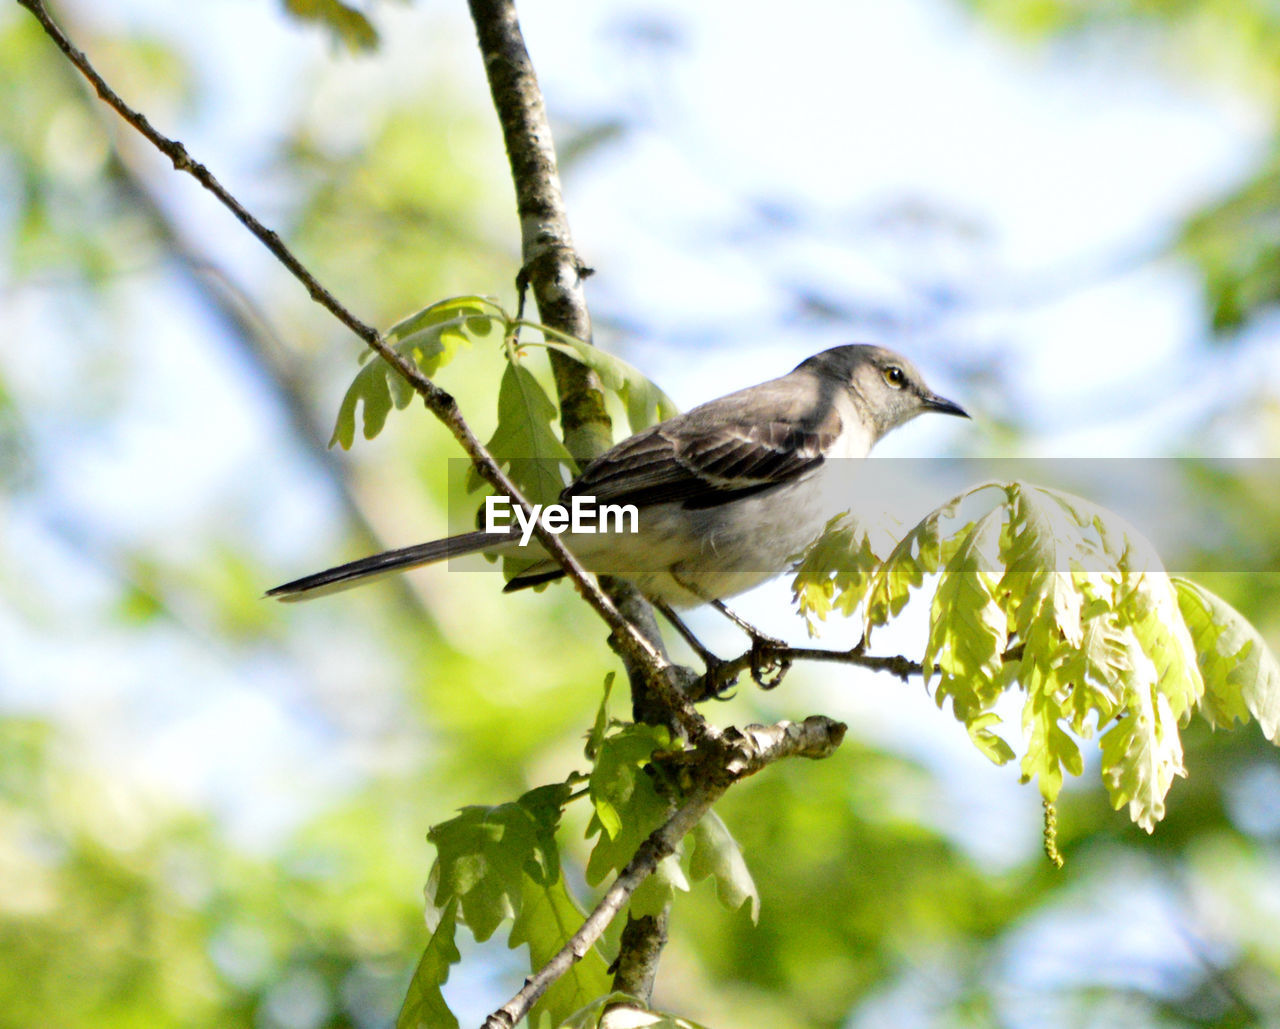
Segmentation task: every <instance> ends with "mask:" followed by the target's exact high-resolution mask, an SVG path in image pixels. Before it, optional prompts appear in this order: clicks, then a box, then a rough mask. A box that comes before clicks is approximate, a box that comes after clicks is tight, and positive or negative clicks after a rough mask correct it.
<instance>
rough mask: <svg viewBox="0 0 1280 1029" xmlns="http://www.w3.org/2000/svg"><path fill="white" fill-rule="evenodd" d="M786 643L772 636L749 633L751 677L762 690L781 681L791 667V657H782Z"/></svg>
mask: <svg viewBox="0 0 1280 1029" xmlns="http://www.w3.org/2000/svg"><path fill="white" fill-rule="evenodd" d="M786 649H787V645H786V644H785V643H784V642H783V641H782V640H779V639H774V638H773V637H772V636H765V635H763V634H762V633H758V632H753V633H752V634H751V678H752V679H754V680H755V683H756V685H757V686H759V687H760V688H761V689H762V690H771V689H773V688H774V687H775V686H777V685H778V684H779V683H780V682H782V679H783V677H784V676H785V675H786V674H787V672H788V671H789V670H790V668H791V659H790V658H788V657H783V656H782V652H783V651H785V650H786Z"/></svg>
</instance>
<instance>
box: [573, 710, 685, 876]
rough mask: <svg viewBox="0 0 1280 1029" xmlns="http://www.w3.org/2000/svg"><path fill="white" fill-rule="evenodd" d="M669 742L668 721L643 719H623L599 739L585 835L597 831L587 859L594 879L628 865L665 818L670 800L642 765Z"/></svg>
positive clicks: (589, 790) (592, 771)
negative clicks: (630, 721) (648, 722)
mask: <svg viewBox="0 0 1280 1029" xmlns="http://www.w3.org/2000/svg"><path fill="white" fill-rule="evenodd" d="M670 745H671V734H670V732H669V731H668V730H667V729H666V728H665V727H662V726H653V725H642V724H628V725H623V726H621V727H620V728H619V729H618V731H617V732H615V733H614V734H613V735H610V736H606V737H605V739H604V740H603V741H602V742H601V744H600V748H599V751H598V753H597V756H596V763H595V766H594V767H593V768H592V770H591V778H590V781H589V783H588V793H589V795H590V797H591V803H592V806H593V808H594V813H593V815H592V817H591V822H590V824H589V825H588V826H587V836H588V837H591V836H593V835H596V834H597V833H598V834H599V839H598V840H597V841H596V844H595V847H594V848H593V849H592V851H591V856H590V858H589V859H588V861H587V882H589V883H591V884H592V885H595V884H596V883H598V882H600V881H601V880H602V879H603V878H604V877H605V875H607V874H608V873H609V872H610V871H612V870H616V869H620V868H622V867H624V866H625V865H626V863H627V862H628V861H630V860H631V858H632V856H633V855H634V854H635V852H636V848H638V847H639V846H640V844H641V843H643V842H644V840H645V838H646V837H647V836H648V835H649V834H650V833H651V832H653V830H654V829H656V828H657V827H658V826H659V825H661V824H662V822H663V821H664V820H665V819H666V817H667V813H668V810H669V809H670V804H669V803H668V801H667V800H666V799H665V798H664V797H662V796H661V795H659V793H658V791H657V789H656V787H655V785H654V781H653V778H652V777H651V775H650V774H648V773H647V772H646V771H645V770H644V769H645V766H646V765H647V764H648V763H649V758H650V756H651V755H652V754H653V752H654V751H655V750H665V749H667V748H668V747H670Z"/></svg>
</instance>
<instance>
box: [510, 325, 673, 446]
mask: <svg viewBox="0 0 1280 1029" xmlns="http://www.w3.org/2000/svg"><path fill="white" fill-rule="evenodd" d="M531 327H532V328H536V329H538V330H539V331H541V332H542V333H544V334H545V335H546V336H547V337H548V338H547V339H545V340H543V341H542V342H540V343H524V344H522V345H523V346H530V345H532V346H545V347H548V348H549V349H551V350H557V351H559V352H560V353H562V354H567V355H568V356H569V357H572V358H573V359H574V360H575V361H578V362H579V363H580V364H584V365H586V366H587V367H588V368H590V369H591V370H592V371H593V372H595V373H596V375H598V376H599V377H600V384H601V385H602V386H604V388H605V389H607V390H610V391H611V392H613V393H616V394H617V395H618V397H619V398H620V399H621V400H622V403H623V405H624V406H625V407H626V410H627V423H628V424H629V425H630V426H631V431H632V432H639V431H640V430H641V429H647V428H648V427H649V426H650V425H653V424H654V423H656V422H661V421H665V420H666V419H667V418H670V417H672V416H673V415H676V414H679V413H680V409H679V408H678V407H676V405H675V402H674V401H673V400H672V399H671V398H670V397H669V396H667V395H666V394H665V393H664V392H662V390H661V389H659V388H658V386H657V385H656V384H655V383H654V382H653V381H652V380H651V379H649V378H647V377H646V376H645V375H643V374H642V373H641V372H640V370H639V369H638V368H635V367H633V366H631V365H629V364H627V362H626V361H624V360H622V358H620V357H615V356H614V355H613V354H610V353H608V352H607V351H604V350H601V349H600V348H599V347H596V346H592V345H591V344H590V343H584V342H583V341H582V340H580V339H577V338H575V337H573V336H570V335H567V334H566V333H563V332H557V331H556V330H555V329H551V328H548V327H547V326H545V325H537V324H534V323H531Z"/></svg>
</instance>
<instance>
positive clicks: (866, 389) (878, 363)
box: [796, 344, 969, 439]
mask: <svg viewBox="0 0 1280 1029" xmlns="http://www.w3.org/2000/svg"><path fill="white" fill-rule="evenodd" d="M801 368H805V369H809V370H811V371H813V372H815V373H817V374H818V375H819V376H821V377H822V378H823V379H825V380H829V381H831V382H832V383H833V385H835V386H836V387H837V388H841V389H844V390H846V391H847V392H848V393H849V395H850V397H851V398H852V400H853V402H854V404H855V405H856V406H857V407H858V409H859V412H860V413H861V414H862V416H863V418H864V419H865V420H866V421H867V422H868V423H869V424H870V425H871V426H872V428H873V431H874V433H875V439H879V438H880V437H882V436H884V434H885V433H887V432H889V431H890V430H891V429H895V428H897V427H898V426H899V425H902V424H904V423H905V422H909V421H910V420H911V419H912V418H914V417H915V416H916V415H918V414H924V413H926V412H928V411H936V412H938V413H939V414H954V415H959V416H960V417H962V418H968V417H969V414H968V412H967V411H965V409H964V408H963V407H961V406H960V405H959V404H957V403H956V402H955V401H953V400H947V399H946V398H945V397H940V396H938V394H937V393H934V392H933V390H931V389H930V388H929V387H928V386H926V385H925V382H924V378H923V377H922V376H921V375H920V372H919V370H918V369H917V368H916V366H915V365H913V364H912V363H911V362H910V361H908V360H907V359H906V358H905V357H903V356H902V355H901V354H896V353H894V352H893V351H892V350H887V349H885V348H884V347H876V346H870V345H867V344H855V345H851V346H843V347H834V348H832V349H831V350H824V351H823V352H822V353H820V354H814V356H813V357H811V358H809V359H808V360H807V361H805V362H803V363H802V364H801V365H800V366H799V368H797V369H796V370H797V371H799V370H800V369H801Z"/></svg>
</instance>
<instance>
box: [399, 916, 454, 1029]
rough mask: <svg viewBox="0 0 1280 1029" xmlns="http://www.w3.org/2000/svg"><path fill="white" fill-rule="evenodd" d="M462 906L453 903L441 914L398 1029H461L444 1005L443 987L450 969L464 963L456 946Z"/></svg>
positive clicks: (415, 973)
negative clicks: (459, 914)
mask: <svg viewBox="0 0 1280 1029" xmlns="http://www.w3.org/2000/svg"><path fill="white" fill-rule="evenodd" d="M457 914H458V902H457V900H456V899H454V900H451V901H449V903H447V904H446V905H445V906H444V910H443V911H442V912H441V913H440V921H439V923H438V924H437V925H436V931H435V932H433V933H432V934H431V939H430V940H428V941H427V946H426V949H425V950H424V951H423V952H422V958H421V960H419V962H418V967H417V969H416V970H415V971H414V973H413V978H412V979H411V980H410V981H409V990H408V992H407V993H406V994H405V998H404V1004H403V1005H401V1007H400V1015H399V1017H397V1018H396V1029H458V1020H457V1019H456V1018H455V1017H454V1015H453V1012H452V1011H450V1010H449V1005H447V1004H446V1003H445V1001H444V994H442V993H441V992H440V987H441V986H443V985H444V984H445V982H446V981H447V980H448V978H449V967H450V966H451V965H456V964H457V963H458V962H459V961H461V960H462V955H461V954H459V953H458V948H457V946H456V945H455V944H454V935H455V932H456V930H457Z"/></svg>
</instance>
